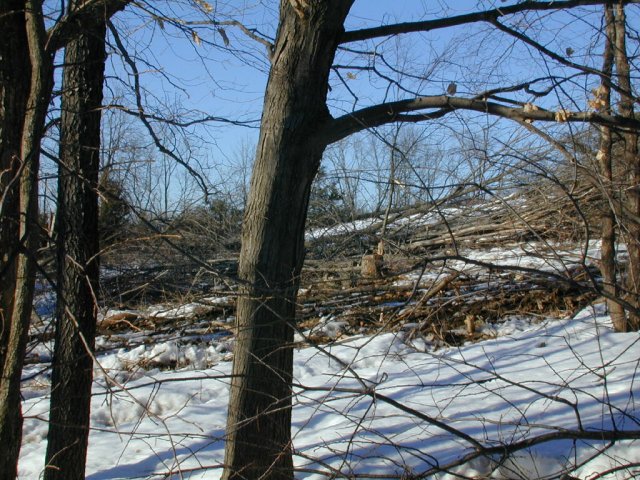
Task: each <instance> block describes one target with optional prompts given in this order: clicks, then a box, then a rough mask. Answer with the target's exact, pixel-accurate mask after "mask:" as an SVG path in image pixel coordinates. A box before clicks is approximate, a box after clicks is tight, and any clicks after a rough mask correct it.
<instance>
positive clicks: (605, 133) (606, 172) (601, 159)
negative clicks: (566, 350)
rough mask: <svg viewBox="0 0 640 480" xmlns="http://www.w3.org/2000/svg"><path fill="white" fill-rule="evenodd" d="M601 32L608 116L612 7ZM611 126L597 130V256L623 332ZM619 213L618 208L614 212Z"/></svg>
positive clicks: (615, 323)
mask: <svg viewBox="0 0 640 480" xmlns="http://www.w3.org/2000/svg"><path fill="white" fill-rule="evenodd" d="M605 29H606V40H605V46H604V53H603V62H602V77H601V86H600V91H599V92H598V95H599V98H598V99H596V100H597V101H601V102H602V108H601V110H602V111H604V112H605V113H609V114H610V113H611V79H612V73H613V61H614V46H615V43H616V41H615V38H616V30H615V14H614V11H613V6H611V5H606V6H605ZM611 133H612V132H611V127H609V126H608V125H603V126H601V127H600V148H599V149H598V156H597V159H598V167H599V179H600V185H599V186H600V189H601V191H602V194H603V197H604V202H603V208H604V210H603V212H602V217H601V220H602V235H601V239H602V248H601V254H600V272H601V273H602V280H603V283H604V287H603V288H604V291H605V292H606V293H608V294H609V295H610V296H611V297H613V298H610V299H609V300H607V306H608V307H609V313H610V314H611V321H612V322H613V326H614V328H615V329H616V330H617V331H624V330H625V329H626V325H627V317H626V314H625V311H624V308H623V307H622V306H621V305H620V303H618V302H616V300H615V299H616V298H618V295H619V294H620V292H619V289H618V275H617V261H616V223H617V222H616V213H615V212H616V204H617V203H618V202H619V198H618V195H617V193H616V191H615V189H614V188H613V185H614V182H613V164H612V146H613V139H612V135H611ZM617 210H618V211H619V210H620V209H619V208H618V209H617Z"/></svg>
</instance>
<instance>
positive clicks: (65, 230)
mask: <svg viewBox="0 0 640 480" xmlns="http://www.w3.org/2000/svg"><path fill="white" fill-rule="evenodd" d="M76 6H77V2H76V4H74V3H72V4H71V5H70V8H75V7H76ZM105 31H106V26H105V24H104V23H102V24H101V25H99V26H97V28H95V27H94V28H93V29H92V30H91V31H90V32H86V33H83V34H82V35H80V36H79V37H78V38H77V39H75V40H72V41H71V42H70V43H69V44H67V46H66V49H65V55H64V64H65V67H64V73H63V84H62V87H63V93H62V103H61V106H62V114H61V122H60V161H59V165H58V203H57V212H56V226H55V230H56V240H57V243H56V250H57V260H58V261H57V266H58V271H57V285H56V287H57V305H56V332H55V347H54V354H53V373H52V381H51V409H50V424H49V434H48V437H47V440H48V444H47V454H46V469H45V474H44V478H45V479H46V480H53V479H60V480H63V479H65V480H73V479H77V480H81V479H84V473H85V463H86V456H87V443H88V435H89V420H90V406H91V384H92V380H93V375H92V370H93V357H92V354H93V351H94V337H95V329H96V315H97V305H96V298H95V295H96V292H97V284H98V275H99V271H98V251H99V246H98V195H97V188H98V170H99V159H100V155H99V149H100V117H101V115H100V107H101V104H102V85H103V80H104V61H105V42H104V38H105Z"/></svg>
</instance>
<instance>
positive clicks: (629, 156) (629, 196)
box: [615, 1, 640, 330]
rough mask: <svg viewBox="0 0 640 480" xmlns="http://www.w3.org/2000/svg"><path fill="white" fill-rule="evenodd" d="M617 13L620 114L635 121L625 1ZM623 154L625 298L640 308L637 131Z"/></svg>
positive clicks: (632, 319) (629, 134)
mask: <svg viewBox="0 0 640 480" xmlns="http://www.w3.org/2000/svg"><path fill="white" fill-rule="evenodd" d="M615 10H616V12H615V30H616V33H615V39H616V41H615V62H616V70H617V74H618V75H617V77H618V86H619V88H620V103H619V113H620V115H621V116H622V117H625V118H634V111H633V104H634V96H633V92H632V85H631V75H630V68H629V58H628V57H627V47H626V16H625V11H624V5H623V2H621V1H620V2H618V3H617V4H616V9H615ZM622 138H623V142H624V151H623V159H622V163H623V166H624V173H625V175H626V177H627V182H625V184H626V187H627V188H626V191H625V196H626V199H625V209H626V211H627V212H629V215H626V216H624V218H625V229H624V232H623V238H624V240H625V243H626V245H627V251H628V254H629V266H628V268H627V276H626V282H625V286H626V298H625V300H627V301H628V302H629V303H630V304H631V305H632V306H634V307H636V308H640V223H639V222H638V221H637V218H638V215H640V157H639V156H638V132H637V131H633V130H631V131H626V132H624V134H623V135H622ZM628 318H629V322H628V323H629V325H628V326H629V327H630V328H632V329H633V330H637V329H638V328H640V316H638V315H637V314H635V313H633V312H629V315H628Z"/></svg>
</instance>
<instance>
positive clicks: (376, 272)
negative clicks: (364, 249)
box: [360, 253, 384, 278]
mask: <svg viewBox="0 0 640 480" xmlns="http://www.w3.org/2000/svg"><path fill="white" fill-rule="evenodd" d="M383 265H384V256H383V255H380V254H378V253H372V254H368V255H364V256H363V257H362V263H361V269H360V275H361V276H362V277H363V278H380V277H382V266H383Z"/></svg>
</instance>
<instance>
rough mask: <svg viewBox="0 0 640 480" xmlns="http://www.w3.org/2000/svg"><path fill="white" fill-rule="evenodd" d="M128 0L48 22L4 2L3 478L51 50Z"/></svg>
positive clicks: (8, 460) (11, 466)
mask: <svg viewBox="0 0 640 480" xmlns="http://www.w3.org/2000/svg"><path fill="white" fill-rule="evenodd" d="M126 3H127V2H126V1H124V0H94V1H88V2H86V3H85V4H83V7H82V8H79V9H77V10H75V11H74V12H73V13H72V14H70V15H62V16H61V17H60V19H59V20H58V21H57V22H56V23H55V24H54V25H53V26H51V27H50V28H49V29H48V30H47V29H46V27H45V16H44V14H43V10H42V9H43V5H42V2H38V1H34V0H27V1H22V2H21V1H10V2H3V3H2V6H1V7H0V22H2V27H3V29H2V34H1V35H2V41H1V42H0V43H2V45H3V46H2V49H3V50H2V67H0V70H2V74H1V77H0V80H1V81H2V87H0V90H1V92H0V93H1V94H2V97H3V98H2V99H1V101H2V108H1V109H0V112H1V113H0V115H2V118H0V123H2V124H3V126H4V125H8V124H12V125H15V126H16V127H15V128H14V127H10V128H9V129H8V130H7V131H6V133H5V129H4V127H3V129H2V130H3V132H2V135H1V138H0V139H1V141H2V144H1V145H0V152H1V160H0V161H1V162H2V165H1V168H0V171H2V172H3V178H2V184H1V187H2V191H0V198H2V201H1V208H2V218H3V223H4V225H3V227H5V226H7V229H6V230H4V228H3V232H2V234H0V258H1V259H2V260H1V262H2V264H1V265H0V276H1V278H2V283H3V293H2V304H1V305H0V312H1V313H0V315H1V317H2V318H1V321H2V326H1V328H0V330H1V331H2V334H1V336H0V341H1V342H2V343H1V344H0V352H2V357H1V358H0V363H1V364H2V366H1V367H0V368H1V371H0V374H1V376H0V444H2V445H4V446H5V448H6V452H5V454H4V455H2V456H0V478H7V479H9V478H14V477H15V476H16V474H17V460H18V452H19V449H20V439H21V430H22V416H21V412H20V375H21V371H22V363H23V357H24V351H25V345H26V340H27V331H28V325H29V320H30V316H31V308H32V305H31V304H32V299H33V289H34V282H35V255H34V252H35V243H36V238H37V231H38V224H37V218H38V203H37V191H38V188H37V176H38V169H39V156H40V141H41V139H42V135H43V130H44V121H45V115H46V112H47V110H48V107H49V101H50V98H51V90H52V88H53V59H54V54H55V52H56V51H57V50H59V49H60V48H61V47H63V46H64V45H65V44H66V43H67V42H68V41H69V40H70V39H71V38H73V37H74V36H76V35H77V34H78V33H79V28H80V26H82V28H89V29H90V28H91V27H92V26H93V24H94V23H95V20H96V19H100V18H102V17H103V16H105V15H106V16H109V15H111V14H112V13H114V12H116V11H118V10H120V9H122V8H123V7H124V5H126ZM25 84H26V85H25ZM5 218H6V221H5V220H4V219H5Z"/></svg>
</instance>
